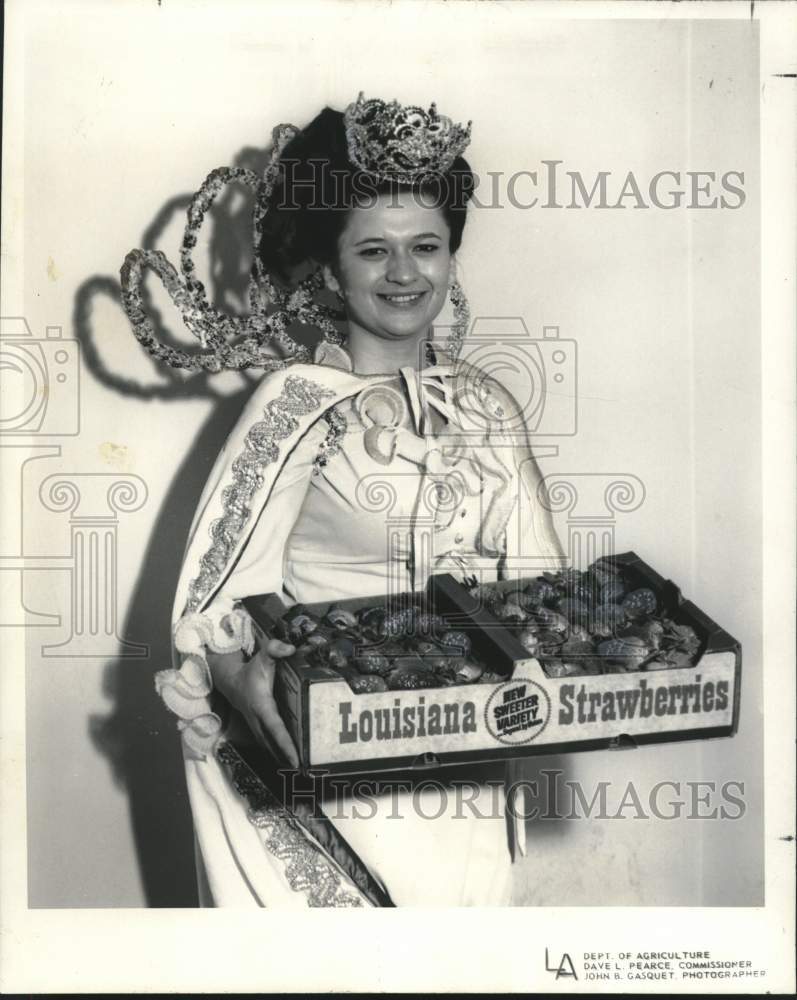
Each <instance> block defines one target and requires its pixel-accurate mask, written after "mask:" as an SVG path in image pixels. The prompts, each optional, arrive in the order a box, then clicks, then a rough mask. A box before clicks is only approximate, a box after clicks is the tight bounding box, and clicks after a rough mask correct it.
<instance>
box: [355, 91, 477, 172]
mask: <svg viewBox="0 0 797 1000" xmlns="http://www.w3.org/2000/svg"><path fill="white" fill-rule="evenodd" d="M343 122H344V126H345V129H346V140H347V145H348V151H349V159H350V160H351V162H352V163H353V164H354V165H355V166H356V167H359V168H360V170H364V171H365V172H366V173H368V174H372V175H373V176H374V177H377V178H378V179H379V180H385V181H399V182H401V183H404V184H412V183H413V182H415V181H417V180H419V179H421V178H423V177H425V176H427V175H430V174H444V173H447V172H448V171H449V170H450V169H451V166H452V164H453V163H454V160H455V159H456V158H457V157H458V156H460V155H461V154H462V153H463V152H464V150H465V149H467V147H468V144H469V143H470V127H471V124H472V123H471V122H468V124H467V125H466V126H465V127H464V128H463V126H462V125H455V124H454V123H453V122H452V121H451V119H450V118H446V117H445V116H444V115H439V114H438V113H437V105H436V104H432V105H430V107H429V110H428V111H424V110H423V109H422V108H418V107H414V106H413V105H408V106H407V107H404V106H403V105H401V104H399V103H398V101H391V102H390V103H387V102H385V101H381V100H379V98H371V99H370V100H366V99H365V96H364V94H363V93H362V91H361V92H360V95H359V97H358V98H357V100H356V101H355V102H354V103H353V104H350V105H349V106H348V107H347V108H346V111H345V113H344V116H343Z"/></svg>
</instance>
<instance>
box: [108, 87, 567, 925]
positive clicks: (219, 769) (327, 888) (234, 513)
mask: <svg viewBox="0 0 797 1000" xmlns="http://www.w3.org/2000/svg"><path fill="white" fill-rule="evenodd" d="M469 130H470V126H468V128H467V129H464V128H462V127H461V126H457V125H454V124H452V123H451V122H450V121H449V120H448V119H446V118H442V117H440V116H439V115H437V112H436V110H435V108H434V105H433V106H432V108H431V109H430V110H429V112H424V111H421V110H420V109H417V108H403V107H401V106H400V105H398V104H396V103H395V102H393V103H390V104H386V103H384V102H382V101H374V100H371V101H364V100H363V99H362V95H361V96H360V98H359V99H358V101H357V102H355V103H354V104H352V105H350V107H349V108H348V109H347V111H346V113H345V114H341V113H339V112H334V111H332V110H330V109H326V110H325V111H323V112H322V113H321V114H320V115H319V116H318V117H317V118H316V119H315V120H314V121H313V122H312V123H311V124H310V125H309V126H308V127H307V128H306V129H304V130H303V131H302V132H299V133H297V132H296V131H295V130H290V131H283V132H281V133H279V134H278V136H277V143H276V154H275V159H274V161H273V162H272V164H271V166H270V167H269V170H267V174H266V179H265V185H266V189H265V192H264V193H263V191H262V189H261V192H260V193H261V197H260V198H259V202H258V209H257V212H256V230H255V238H256V240H257V245H258V246H259V250H260V253H259V260H258V261H257V263H256V268H255V276H256V281H255V287H254V294H253V296H252V301H253V306H254V307H255V310H256V311H257V309H258V306H259V307H260V313H259V323H260V325H259V327H258V326H257V325H256V324H255V325H253V326H250V327H248V328H247V330H245V331H243V332H245V333H247V334H249V337H248V339H247V340H244V342H243V344H244V346H243V347H240V346H239V347H238V348H237V350H238V354H235V353H233V352H234V350H235V349H234V348H231V347H230V346H229V345H228V344H226V343H225V342H224V334H225V333H229V332H239V333H240V332H242V331H241V329H238V330H233V331H230V327H229V324H230V322H231V321H230V320H229V319H228V318H226V317H220V316H219V315H218V314H214V313H213V311H212V310H210V307H208V306H206V304H205V303H204V302H202V309H204V316H205V319H206V320H207V323H206V325H205V327H204V328H202V327H201V322H198V320H197V313H198V310H197V309H196V308H194V309H193V310H192V309H191V308H190V306H191V302H192V296H193V297H194V298H193V301H194V302H196V296H197V295H198V294H199V295H200V296H201V293H202V288H201V285H200V284H199V283H198V282H197V281H196V280H195V279H194V278H193V276H192V271H193V265H192V264H190V247H191V246H192V245H193V242H195V237H192V234H191V232H190V229H191V224H190V225H189V233H188V235H187V238H186V241H185V242H184V260H183V264H184V268H183V273H184V275H185V276H186V280H185V282H184V283H183V284H179V285H178V283H179V279H177V278H176V275H175V274H174V273H173V271H169V270H168V265H167V264H166V263H165V261H164V259H162V258H160V259H155V257H153V256H150V257H149V258H148V257H147V256H146V255H143V254H141V253H140V252H138V257H136V252H134V254H133V255H131V256H130V257H129V258H128V261H127V262H126V269H125V270H123V283H124V284H125V304H126V307H127V309H128V313H129V315H130V316H131V319H132V320H133V323H134V328H135V329H136V332H137V335H138V336H139V338H140V339H141V340H142V341H143V342H144V343H145V344H146V346H148V347H149V348H150V349H151V350H153V353H156V356H157V350H158V349H157V348H156V347H155V345H154V343H153V340H152V337H151V329H150V328H148V327H147V321H146V319H145V317H144V316H143V313H142V311H141V309H140V304H139V303H138V302H137V301H136V300H135V285H136V279H140V273H141V264H142V263H143V264H149V265H150V266H156V267H158V268H159V269H160V270H161V273H162V274H163V276H164V279H165V280H166V282H167V286H169V285H170V286H171V287H170V290H171V291H172V292H173V295H174V297H175V300H176V301H178V304H180V305H181V306H182V307H183V309H184V314H185V315H186V320H187V322H188V323H189V325H191V324H192V323H193V326H192V329H194V331H195V332H197V326H199V327H200V328H201V335H202V339H203V343H204V344H205V345H207V346H209V347H210V349H211V350H210V352H209V353H208V354H206V355H204V358H205V359H210V361H209V362H208V363H206V365H205V366H206V367H211V364H212V363H214V362H215V363H216V364H217V365H218V366H221V365H230V366H232V365H235V366H237V367H243V366H244V364H260V365H261V366H266V365H267V366H269V367H272V368H273V369H274V370H273V371H271V372H270V373H269V374H267V375H266V376H265V377H264V378H263V380H262V381H261V382H260V383H259V385H258V386H257V388H256V390H255V392H254V393H253V395H252V397H251V398H250V400H249V402H248V404H247V406H246V408H245V410H244V412H243V414H242V416H241V418H240V420H239V423H238V424H237V426H236V427H235V428H234V430H233V431H232V433H231V435H230V437H229V439H228V441H227V443H226V445H225V448H224V449H223V451H222V453H221V455H220V456H219V458H218V460H217V462H216V466H215V468H214V470H213V472H212V474H211V477H210V479H209V481H208V484H207V486H206V488H205V491H204V493H203V496H202V498H201V500H200V503H199V507H198V510H197V513H196V516H195V518H194V523H193V525H192V528H191V532H190V537H189V542H188V545H187V549H186V554H185V560H184V565H183V570H182V573H181V578H180V583H179V586H178V593H177V597H176V600H175V606H174V642H175V650H176V654H177V656H178V659H179V660H180V661H181V662H180V664H179V666H176V668H175V669H174V670H168V671H163V672H161V673H160V674H159V675H158V678H157V687H158V690H159V692H160V694H161V696H162V697H163V698H164V701H165V702H166V704H167V705H168V706H169V707H170V708H171V709H172V710H173V711H174V712H176V714H177V715H178V717H179V726H180V728H181V731H182V733H183V745H184V748H185V756H186V775H187V783H188V789H189V795H190V800H191V807H192V812H193V817H194V824H195V831H196V844H197V864H198V871H199V876H200V888H201V899H202V902H203V903H205V904H208V905H244V904H254V905H265V906H281V905H285V906H304V905H308V904H309V905H368V904H374V903H375V904H376V905H390V904H391V902H392V904H395V905H413V904H416V905H418V904H420V905H423V904H433V905H485V904H494V905H500V904H505V903H507V902H509V898H510V891H511V854H510V850H509V847H508V845H507V838H506V826H505V817H504V809H503V807H504V806H505V799H504V790H503V787H502V786H501V785H500V784H499V785H497V786H496V785H495V784H494V785H493V787H492V789H491V793H490V796H489V800H490V802H491V804H492V806H493V808H491V809H486V808H485V806H486V803H487V799H485V798H484V797H482V800H481V807H480V808H475V809H468V810H463V808H462V803H461V802H459V800H457V799H456V798H454V797H451V798H449V799H445V798H441V795H440V793H439V792H435V791H434V790H433V789H429V788H428V787H427V789H426V790H425V791H423V792H422V793H419V792H418V790H417V789H413V788H412V787H409V788H406V787H405V789H404V790H403V791H397V790H396V789H395V788H390V787H386V786H385V785H384V784H383V785H382V786H381V787H380V788H379V789H378V790H377V793H376V794H374V795H373V796H372V797H371V798H370V799H369V803H368V808H367V809H366V810H363V809H358V808H357V807H356V806H357V802H356V800H355V798H354V797H353V796H352V795H351V794H348V793H344V794H343V795H342V796H341V795H340V793H339V792H338V793H337V794H336V797H335V798H334V800H333V798H332V795H331V792H329V790H327V793H326V797H325V799H324V801H325V805H326V808H327V811H328V813H329V816H328V820H327V823H326V826H325V827H323V828H320V827H318V826H315V827H309V826H308V824H302V823H297V822H296V821H295V817H292V816H291V815H290V812H289V811H286V810H284V809H283V808H281V807H280V804H279V803H278V802H277V801H276V800H275V799H274V798H273V797H272V796H271V795H270V794H269V792H268V790H267V789H265V788H264V787H262V786H261V785H259V784H258V782H257V781H256V780H255V779H254V778H253V776H252V774H251V773H249V772H247V770H246V768H245V767H244V766H243V764H242V761H241V760H240V758H238V757H237V755H236V754H235V751H234V750H232V748H231V742H232V741H233V736H234V734H235V733H236V732H237V733H238V734H239V736H240V738H241V739H244V738H245V736H244V735H243V733H244V729H242V727H243V726H244V725H245V727H246V728H247V729H248V730H249V731H250V732H251V733H253V734H254V735H255V737H256V738H257V739H258V740H259V741H260V742H261V743H262V744H263V745H264V746H267V747H269V748H270V749H271V750H272V752H273V753H274V755H275V757H276V758H277V759H280V760H281V761H282V762H284V763H287V764H288V765H292V766H295V765H296V763H297V756H296V750H295V748H294V746H293V744H292V741H291V738H290V735H289V733H288V731H287V729H286V727H285V724H284V722H283V721H282V719H281V718H280V714H279V711H278V709H277V705H276V703H275V701H274V696H273V686H274V675H275V672H276V671H277V670H278V669H279V660H280V658H281V657H284V656H287V655H290V654H291V653H292V652H293V651H294V649H293V647H292V646H290V645H287V644H285V643H281V642H279V641H278V640H277V639H275V638H270V637H267V636H262V635H261V636H259V637H256V635H255V631H254V629H253V625H252V622H251V620H250V619H249V617H248V615H247V614H246V612H245V611H244V610H243V607H242V605H241V602H242V601H243V599H244V598H246V597H247V596H250V595H253V594H262V593H269V592H276V593H278V594H280V595H281V596H282V598H283V600H284V601H285V603H286V604H293V603H311V602H314V601H322V600H323V601H329V600H337V599H343V598H349V597H360V596H366V595H382V594H385V593H404V592H410V591H420V590H423V589H424V588H425V585H426V582H427V580H428V577H429V574H430V573H440V572H445V573H454V574H455V575H456V576H458V577H459V578H460V579H461V580H463V581H464V580H470V579H471V578H473V577H476V578H477V579H479V580H481V581H482V582H488V581H490V580H495V579H497V578H498V577H499V576H501V575H502V572H503V567H504V565H505V562H506V559H507V557H508V556H512V555H520V554H524V555H527V556H529V555H533V556H535V557H537V558H539V557H541V556H542V557H547V558H548V559H549V560H550V563H549V565H551V567H552V568H557V567H559V566H561V565H562V562H563V554H562V550H561V546H560V544H559V542H558V539H557V538H556V535H555V532H554V531H553V527H552V524H551V520H550V515H549V514H548V513H547V511H546V510H545V508H544V507H543V506H542V505H541V504H540V501H539V499H538V489H539V485H540V474H539V470H538V468H537V465H536V462H535V461H534V459H533V456H532V455H531V453H530V451H529V450H528V448H527V447H522V448H521V447H518V446H517V444H516V443H515V437H513V436H512V434H511V432H512V431H516V429H517V421H518V416H519V414H518V412H517V407H516V404H515V403H514V400H513V399H512V397H511V396H510V395H509V394H508V393H507V392H506V391H505V390H504V389H503V388H502V387H501V386H500V385H498V384H497V383H495V382H494V381H493V380H491V379H487V378H485V377H484V376H483V374H481V373H479V372H477V371H476V370H475V369H472V368H471V367H469V366H464V365H461V364H457V363H456V354H457V351H458V348H459V341H460V340H461V337H462V335H463V334H464V332H465V327H466V324H467V313H466V307H465V305H464V297H463V296H462V292H461V289H460V288H459V286H458V285H457V283H456V280H455V254H456V252H457V250H458V249H459V246H460V243H461V240H462V233H463V228H464V224H465V217H466V210H467V200H468V197H469V195H470V192H471V190H472V187H473V179H472V175H471V173H470V169H469V167H468V165H467V163H466V162H465V160H464V159H463V158H462V156H461V153H462V152H463V150H464V148H465V146H466V145H467V143H468V139H469ZM269 171H270V172H269ZM211 176H213V175H211ZM223 179H227V178H226V177H225V178H223ZM217 180H218V178H217ZM198 203H200V204H201V205H202V207H204V208H206V207H207V204H208V203H209V200H208V198H207V195H205V196H203V195H202V192H200V196H199V199H198ZM196 204H197V203H195V206H196ZM195 206H192V208H194V207H195ZM197 218H199V221H201V213H200V212H193V215H192V211H191V210H189V219H190V220H192V222H193V226H194V228H196V225H197V222H196V220H197ZM186 254H187V257H186V256H185V255H186ZM308 264H310V265H311V266H312V265H313V264H314V265H316V266H317V269H316V271H314V272H312V273H311V274H310V276H309V277H305V278H304V279H303V280H302V282H301V283H300V284H299V286H298V290H297V291H294V290H293V289H294V288H295V287H296V285H295V281H296V274H297V269H300V268H302V267H303V266H304V267H306V266H307V265H308ZM186 265H188V266H186ZM321 281H323V284H324V286H325V288H326V289H327V290H329V291H330V292H332V293H333V294H335V295H336V296H337V297H338V299H339V301H340V303H341V304H342V307H343V310H344V316H345V324H346V325H345V346H343V345H341V344H340V342H339V341H340V339H341V338H340V337H339V336H338V335H337V330H336V328H335V326H334V325H333V324H332V322H331V320H330V316H331V315H332V314H331V312H330V310H329V309H328V308H327V307H325V306H323V305H322V304H320V302H319V301H317V297H316V298H315V299H314V298H313V292H314V291H316V290H317V289H318V286H319V285H320V284H321ZM258 295H259V296H260V298H259V299H258ZM449 295H450V296H451V299H452V301H453V303H454V306H455V318H456V320H457V322H456V324H455V326H454V329H453V331H452V334H451V336H450V337H449V339H448V342H447V344H446V349H445V350H443V349H442V348H441V347H440V346H439V345H434V344H433V343H432V342H431V334H432V324H433V323H434V321H435V319H436V318H437V317H438V315H439V313H440V311H441V309H442V308H443V306H444V304H445V302H446V299H447V297H448V296H449ZM265 302H268V303H270V304H271V306H272V307H271V311H269V308H267V307H265V306H264V305H263V303H265ZM273 303H277V305H278V306H281V307H282V308H281V309H279V308H278V309H277V310H276V312H275V311H274V309H273ZM297 317H298V318H299V319H300V320H303V321H305V322H311V323H315V324H317V325H320V326H321V327H322V329H323V331H324V333H325V340H323V341H322V342H321V343H320V344H319V345H318V346H317V348H316V349H315V352H314V354H313V355H312V358H311V359H310V358H309V357H308V355H307V352H306V351H305V350H303V349H302V348H301V347H299V346H297V345H296V344H295V343H294V342H292V341H291V340H290V338H289V337H288V335H287V331H288V326H289V323H290V321H291V320H292V319H296V318H297ZM264 330H265V331H266V334H267V335H266V334H264ZM253 331H254V332H253ZM267 336H268V337H270V338H271V341H272V343H273V342H274V341H276V342H277V343H278V344H279V345H280V346H281V347H282V348H283V350H286V351H289V352H291V353H292V355H293V357H292V358H288V359H287V361H281V362H275V361H274V356H273V354H271V355H269V357H270V358H271V361H268V360H264V355H263V345H264V343H265V342H266V339H267ZM161 351H163V349H161ZM172 353H173V352H172ZM160 356H164V355H163V353H161V354H160ZM167 360H171V361H172V363H180V361H181V360H182V361H183V366H187V364H188V363H189V361H188V359H186V358H183V359H180V358H177V359H175V358H174V356H172V357H168V358H167ZM305 360H308V361H311V363H303V362H304V361H305ZM203 363H204V362H203ZM430 486H431V487H433V489H431V490H430V489H429V487H430ZM385 496H387V497H388V500H389V503H388V504H387V505H386V503H385V499H384V498H385ZM219 694H220V695H221V696H223V697H222V698H221V699H220V698H219ZM211 698H213V704H212V706H211ZM230 707H231V708H232V709H233V711H232V712H231V711H229V708H230ZM222 716H224V719H223V720H222ZM499 770H500V774H501V775H503V774H504V768H503V766H502V767H501V768H500V769H499ZM496 773H497V772H496V769H495V768H488V767H482V768H478V769H473V768H471V769H470V770H469V772H468V776H469V777H470V778H472V779H475V780H476V781H479V782H481V783H482V784H481V787H482V788H483V789H484V788H486V787H487V784H488V783H489V781H490V779H491V778H494V777H495V776H496ZM449 774H450V772H446V774H441V775H440V777H441V780H445V779H446V778H447V777H448V776H449ZM425 777H426V778H427V779H428V775H426V776H425ZM496 790H497V792H498V797H497V799H496V794H495V793H496ZM496 801H497V804H498V806H499V807H500V808H499V809H495V805H496ZM441 805H443V808H442V811H441ZM429 816H435V817H436V818H435V819H434V820H431V819H428V818H426V817H429ZM397 817H398V818H397ZM512 828H513V827H512Z"/></svg>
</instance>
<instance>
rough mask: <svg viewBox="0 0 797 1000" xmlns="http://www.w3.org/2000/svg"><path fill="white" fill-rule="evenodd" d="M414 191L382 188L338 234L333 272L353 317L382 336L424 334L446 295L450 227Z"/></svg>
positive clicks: (397, 337) (351, 215) (398, 337)
mask: <svg viewBox="0 0 797 1000" xmlns="http://www.w3.org/2000/svg"><path fill="white" fill-rule="evenodd" d="M420 200H421V199H419V198H418V196H417V194H414V193H413V192H412V191H401V192H399V193H398V194H385V195H380V196H379V197H378V198H377V199H376V201H375V202H374V203H373V204H372V205H369V206H367V207H361V208H354V209H352V210H351V211H350V213H349V216H348V219H347V220H346V225H345V227H344V229H343V232H342V233H341V235H340V238H339V239H338V259H337V261H336V265H335V268H334V274H335V277H336V278H337V280H338V283H339V285H340V291H341V294H342V295H343V298H344V300H345V303H346V312H347V315H348V320H349V323H350V324H352V323H356V324H357V325H358V326H360V327H362V328H364V329H365V330H367V331H369V332H370V333H372V334H373V335H374V336H376V337H380V338H383V339H385V340H406V339H411V338H420V337H422V336H424V335H426V333H427V332H428V330H429V327H430V326H431V324H432V322H433V321H434V320H435V318H436V317H437V316H438V314H439V313H440V310H441V309H442V308H443V304H444V303H445V300H446V295H447V292H448V284H449V274H450V266H451V253H450V251H449V248H448V243H449V228H448V223H447V222H446V220H445V217H444V215H443V213H442V211H441V210H440V209H439V208H431V207H427V206H425V205H423V204H419V203H418V202H419V201H420Z"/></svg>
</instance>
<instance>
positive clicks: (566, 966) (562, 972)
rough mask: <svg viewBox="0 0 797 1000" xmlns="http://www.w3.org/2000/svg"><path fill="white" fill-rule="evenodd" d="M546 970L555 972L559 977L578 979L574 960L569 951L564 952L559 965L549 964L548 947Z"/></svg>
mask: <svg viewBox="0 0 797 1000" xmlns="http://www.w3.org/2000/svg"><path fill="white" fill-rule="evenodd" d="M545 971H546V972H555V973H556V978H557V979H578V976H577V975H576V970H575V969H574V968H573V960H572V959H571V958H570V956H569V955H568V954H567V952H566V951H565V952H563V953H562V960H561V962H560V963H559V965H549V963H548V949H547V948H546V949H545Z"/></svg>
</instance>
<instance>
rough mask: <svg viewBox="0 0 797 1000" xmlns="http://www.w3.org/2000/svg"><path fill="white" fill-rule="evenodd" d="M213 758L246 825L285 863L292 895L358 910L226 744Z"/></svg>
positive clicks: (358, 902) (357, 901)
mask: <svg viewBox="0 0 797 1000" xmlns="http://www.w3.org/2000/svg"><path fill="white" fill-rule="evenodd" d="M216 757H217V759H218V760H219V762H220V763H221V764H222V766H223V767H224V768H225V769H226V773H227V775H228V776H229V778H230V781H231V782H232V784H233V786H234V787H235V790H236V791H237V792H238V794H239V795H242V796H243V797H244V798H245V799H246V802H247V804H248V805H249V810H248V814H247V815H248V819H249V822H250V823H251V824H252V825H253V826H255V827H257V829H258V830H260V831H262V835H263V836H264V841H263V842H264V844H265V847H266V849H267V850H268V851H269V853H271V854H273V855H274V857H275V858H278V859H279V860H280V861H283V862H284V863H285V878H286V879H287V881H288V884H289V885H290V887H291V889H293V890H294V892H303V893H305V894H306V896H307V905H308V906H337V907H344V906H346V907H352V906H362V905H363V904H362V898H361V897H360V895H359V894H358V893H356V892H352V891H349V890H347V889H346V887H345V885H344V883H343V879H342V878H341V876H340V873H339V872H338V871H337V870H336V869H335V868H334V866H333V865H331V864H330V863H329V862H328V861H327V860H325V858H324V855H323V853H322V852H321V851H320V850H319V849H318V848H317V847H316V846H315V845H314V844H313V843H312V842H311V841H310V840H308V839H307V837H306V836H305V835H304V834H303V833H302V831H301V829H300V828H299V826H298V824H297V823H296V821H295V820H294V819H292V818H291V816H290V814H289V813H288V812H287V810H286V809H284V808H283V807H282V806H280V805H279V804H278V803H277V800H276V799H275V798H274V796H273V795H272V794H271V793H270V792H269V790H268V789H267V788H266V786H265V785H264V784H263V782H262V781H260V779H259V778H258V777H257V775H256V774H255V773H254V772H253V771H252V770H251V768H249V766H248V765H247V764H246V763H245V762H244V761H243V760H242V759H241V757H240V756H239V755H238V753H237V752H236V750H235V749H234V748H233V747H231V746H230V744H229V743H220V744H219V745H218V747H217V748H216Z"/></svg>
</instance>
